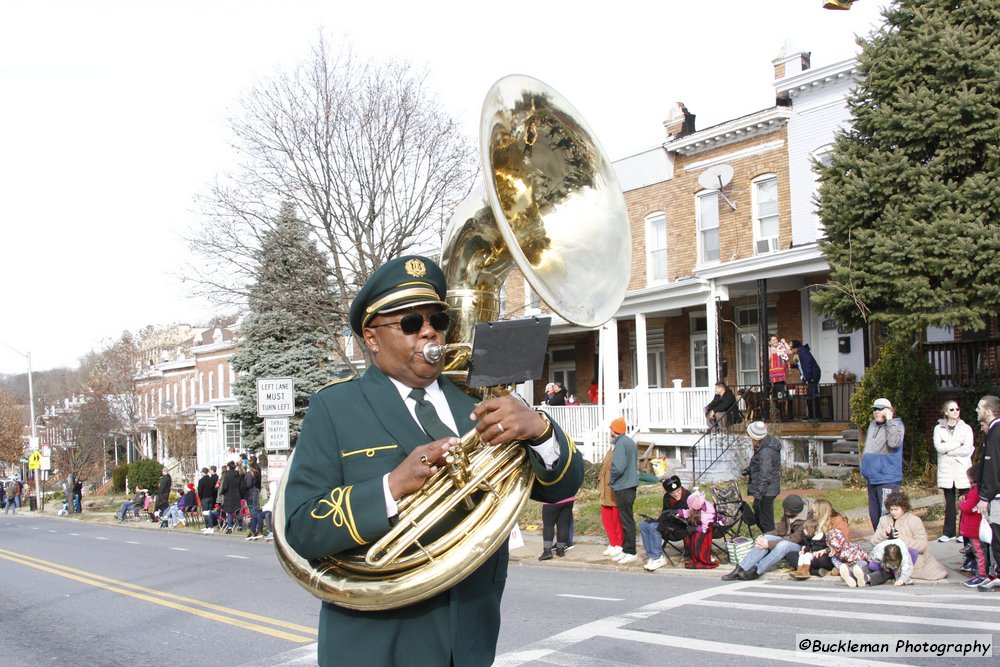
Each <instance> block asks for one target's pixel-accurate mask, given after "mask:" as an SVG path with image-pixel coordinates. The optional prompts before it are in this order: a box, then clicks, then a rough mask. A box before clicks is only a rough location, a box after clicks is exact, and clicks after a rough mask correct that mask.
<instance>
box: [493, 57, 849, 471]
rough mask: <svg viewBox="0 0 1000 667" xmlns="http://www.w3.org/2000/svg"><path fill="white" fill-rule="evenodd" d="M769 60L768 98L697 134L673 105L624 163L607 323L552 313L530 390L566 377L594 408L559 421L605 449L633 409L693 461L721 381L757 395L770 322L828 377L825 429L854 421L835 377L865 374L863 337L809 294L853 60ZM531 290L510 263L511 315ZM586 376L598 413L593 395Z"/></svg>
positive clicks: (652, 432) (823, 268)
mask: <svg viewBox="0 0 1000 667" xmlns="http://www.w3.org/2000/svg"><path fill="white" fill-rule="evenodd" d="M773 64H774V72H775V79H774V81H773V86H774V90H775V105H774V106H772V107H769V108H766V109H762V110H760V111H756V112H753V113H750V114H746V115H742V116H739V117H737V118H734V119H732V120H729V121H726V122H723V123H720V124H718V125H714V126H712V127H707V128H704V129H700V130H699V129H697V128H696V126H695V116H694V115H693V114H692V113H691V112H690V111H689V110H688V109H686V108H685V106H684V105H683V104H680V103H678V104H677V105H676V106H675V108H673V109H672V110H671V111H670V114H669V115H668V118H667V119H666V120H665V121H664V127H665V130H666V134H667V138H666V140H665V141H664V142H663V143H662V144H661V145H659V146H656V147H655V148H652V149H650V150H647V151H644V152H642V153H639V154H637V155H633V156H630V157H628V158H625V159H622V160H618V161H617V162H615V163H614V167H615V170H616V172H617V174H618V177H619V181H620V183H621V186H622V189H623V191H624V193H625V200H626V204H627V208H628V217H629V223H630V226H631V233H632V242H633V248H634V249H633V254H632V275H631V281H630V283H629V287H628V291H627V293H626V296H625V300H624V303H623V304H622V306H621V308H620V309H619V310H618V312H617V313H616V315H615V317H614V318H613V319H612V320H611V321H610V322H608V323H607V324H606V325H605V326H604V327H602V328H601V329H600V330H581V329H579V328H577V327H574V326H572V325H570V324H568V323H566V322H564V321H562V320H561V319H560V318H559V317H558V316H555V317H554V319H553V328H552V335H551V340H550V347H549V357H548V361H547V365H546V369H545V374H544V377H543V379H542V380H540V381H539V382H537V383H535V385H534V387H533V393H534V395H535V396H541V392H542V388H543V387H544V384H545V382H548V381H559V382H563V383H564V384H565V385H566V386H567V389H568V390H569V393H571V394H574V395H575V396H576V397H578V399H579V400H580V401H581V403H584V405H581V406H580V407H581V408H584V410H583V411H580V410H576V409H574V408H566V409H562V410H561V411H560V415H559V416H560V419H561V420H564V421H566V422H567V423H569V424H571V430H573V431H574V435H575V436H576V437H577V438H578V440H581V441H582V442H583V443H584V446H585V447H586V446H587V444H589V443H593V444H595V445H598V446H599V443H600V442H601V441H602V440H603V435H604V428H605V425H606V424H607V423H608V421H609V420H610V419H611V418H612V417H614V416H615V415H617V414H624V415H625V416H626V418H627V421H628V422H629V423H630V424H631V425H634V426H635V427H636V428H637V429H638V430H639V431H641V432H642V435H643V436H644V439H646V440H649V441H652V442H655V443H658V444H660V445H663V446H664V447H665V448H666V453H667V454H668V455H669V456H671V457H676V458H679V459H683V458H684V454H685V449H686V448H690V447H691V445H693V444H694V443H695V442H696V441H697V440H698V438H699V437H701V435H702V434H703V432H704V430H705V420H704V415H703V407H704V405H705V404H707V403H708V402H709V400H710V397H711V392H712V385H714V383H715V381H716V379H722V380H724V381H725V382H726V383H727V384H729V385H730V386H731V387H734V388H738V389H741V390H743V391H744V392H745V394H746V398H747V399H750V398H752V397H754V396H757V397H759V395H760V392H761V384H762V378H761V353H762V341H766V335H767V333H777V334H778V335H779V336H780V337H782V338H785V339H786V340H789V341H790V340H792V339H799V340H802V341H804V342H806V343H809V344H810V347H811V349H812V351H813V354H814V355H815V356H816V359H817V361H818V362H819V364H820V366H821V368H822V371H823V375H822V379H821V382H822V383H823V384H824V385H829V386H824V387H823V389H822V393H823V399H822V402H821V413H822V417H823V420H824V421H825V422H829V423H832V424H833V426H832V428H830V429H829V430H830V434H831V437H832V434H833V433H835V432H836V431H837V430H838V429H839V428H842V427H843V425H844V424H845V423H846V422H847V420H848V418H849V407H848V401H847V398H848V396H849V393H850V387H851V385H846V384H845V385H844V386H842V387H838V386H836V383H835V381H834V375H835V374H836V375H837V376H838V378H839V377H840V376H841V372H843V373H845V374H846V373H852V374H854V376H855V377H858V378H860V376H861V375H862V373H863V372H864V366H865V357H864V335H863V332H861V331H853V330H844V329H843V328H841V327H840V326H838V323H837V322H835V321H832V320H830V319H827V318H824V317H823V316H822V315H821V314H820V313H819V312H817V311H816V310H815V309H814V308H813V307H812V305H811V304H810V301H809V294H810V291H811V290H813V289H820V288H821V287H818V286H821V285H823V284H824V283H825V282H826V281H827V279H828V275H829V266H828V264H827V262H826V260H825V258H824V256H823V253H822V251H821V250H820V247H819V244H818V241H819V239H820V238H821V237H822V233H823V231H822V223H821V221H820V220H819V219H818V216H817V215H816V212H815V206H814V204H813V198H814V196H815V193H816V189H817V182H816V178H815V175H814V172H813V169H812V162H813V160H823V159H826V158H827V157H828V156H829V152H830V150H831V145H832V142H833V138H834V135H835V132H836V131H837V129H838V128H840V127H842V126H843V125H844V124H845V123H847V122H848V121H849V114H848V111H847V106H846V95H847V93H848V91H849V90H850V87H851V85H852V83H853V80H854V76H855V74H856V62H855V61H854V60H849V61H843V62H839V63H835V64H833V65H829V66H826V67H822V68H819V69H812V68H811V67H810V62H809V54H808V53H804V52H802V51H799V50H796V49H794V48H793V47H790V46H788V45H786V47H785V48H784V49H783V50H782V52H781V53H780V54H779V56H778V57H777V58H776V59H775V60H774V61H773ZM720 175H721V176H722V177H723V178H722V180H720V179H719V177H720ZM720 186H721V187H720ZM599 272H600V267H594V273H593V275H581V276H579V277H578V279H580V280H594V279H599V278H598V276H599ZM532 298H533V297H532V295H531V291H530V288H529V287H527V286H526V283H525V281H524V280H523V278H522V277H521V276H520V275H519V274H516V273H515V275H513V276H512V277H511V279H510V281H509V283H508V286H507V307H508V311H509V312H521V311H523V309H524V308H525V306H526V305H527V306H529V307H530V306H531V305H532V304H531V300H532ZM541 308H542V309H543V310H544V306H541ZM592 378H597V379H598V380H599V384H600V386H601V391H602V392H603V394H602V395H603V396H604V397H605V406H604V407H603V409H602V408H600V407H598V406H587V405H586V403H587V401H588V399H587V398H586V396H587V390H588V387H589V385H590V381H591V379H592ZM764 381H765V382H766V378H764ZM614 388H617V389H618V390H619V391H618V392H615V391H614V390H613V389H614ZM802 400H804V397H802ZM746 407H749V408H750V409H752V408H753V406H752V405H747V406H746ZM581 412H582V413H584V414H581ZM801 416H804V405H803V404H802V403H801V400H799V399H797V398H796V399H791V400H790V405H789V407H788V417H793V418H795V417H801ZM796 421H798V420H797V419H796ZM794 430H795V428H794V427H793V425H792V424H791V423H790V424H788V426H787V427H786V433H788V432H793V431H794ZM817 432H818V429H817V427H816V426H815V425H813V426H811V427H810V429H809V433H810V434H812V435H814V436H815V435H816V434H817ZM814 440H815V438H814ZM817 442H818V441H817ZM813 444H814V445H815V444H816V443H815V442H814V443H813ZM585 451H587V450H586V449H585ZM593 454H594V455H597V454H599V452H593ZM808 455H809V454H808V452H807V450H805V449H803V450H802V452H801V457H803V458H804V457H807V456H808Z"/></svg>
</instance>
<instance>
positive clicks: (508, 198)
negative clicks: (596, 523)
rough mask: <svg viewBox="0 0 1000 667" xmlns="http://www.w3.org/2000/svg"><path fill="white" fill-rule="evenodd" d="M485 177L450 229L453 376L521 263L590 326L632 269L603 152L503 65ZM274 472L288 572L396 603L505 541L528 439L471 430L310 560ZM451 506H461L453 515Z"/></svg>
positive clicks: (617, 191)
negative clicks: (289, 528) (496, 439)
mask: <svg viewBox="0 0 1000 667" xmlns="http://www.w3.org/2000/svg"><path fill="white" fill-rule="evenodd" d="M479 139H480V155H481V159H482V166H483V173H484V175H485V182H484V183H483V184H482V185H480V186H479V187H478V188H477V189H476V190H475V191H473V192H472V194H471V195H470V196H469V197H468V198H467V199H466V200H465V201H464V202H463V203H462V204H461V205H460V206H459V208H458V210H457V211H456V213H455V215H454V217H453V218H452V221H451V224H450V225H449V229H448V232H447V234H446V237H445V243H444V245H443V248H444V249H443V251H442V254H441V266H442V268H443V269H444V271H445V275H446V277H447V282H448V287H449V289H448V295H447V301H448V303H449V305H450V306H451V314H452V327H451V329H450V330H449V333H448V344H447V345H445V346H437V345H431V346H428V349H425V351H424V353H425V355H428V357H429V358H433V357H437V356H438V355H440V354H443V353H445V352H455V354H454V356H453V357H452V358H451V359H450V360H449V362H448V363H447V365H446V367H445V372H446V373H448V374H449V375H451V376H459V378H458V379H459V380H461V377H460V376H461V375H462V373H463V371H464V369H466V368H467V365H468V350H469V349H470V347H471V342H472V336H473V331H474V329H475V326H476V324H478V323H479V322H485V321H494V320H497V319H498V318H499V317H500V315H501V313H500V301H501V297H500V292H501V287H502V286H503V284H504V282H505V281H506V279H507V277H508V275H509V274H510V272H511V271H512V270H513V269H514V268H517V269H518V270H519V271H520V272H521V274H522V275H523V276H524V278H525V279H526V280H527V282H528V284H529V285H530V286H531V289H533V290H534V292H535V293H536V294H537V295H538V296H539V298H540V299H541V300H542V301H544V302H545V304H546V305H548V306H549V308H551V309H552V310H553V311H554V312H555V313H556V314H557V315H559V316H560V317H562V318H563V319H564V320H565V321H566V322H569V323H571V324H574V325H576V326H580V327H587V328H592V327H598V326H600V325H602V324H603V323H604V322H606V321H607V320H608V319H610V318H611V317H612V316H613V315H614V314H615V312H616V311H617V310H618V308H619V307H620V305H621V303H622V300H623V299H624V296H625V290H626V287H627V286H628V281H629V277H630V272H631V252H632V239H631V233H630V231H629V223H628V214H627V211H626V208H625V198H624V196H623V195H622V191H621V187H620V186H619V185H618V179H617V178H616V176H615V173H614V170H613V169H612V166H611V164H610V162H608V160H607V158H606V157H605V155H604V152H603V151H602V150H601V147H600V145H599V144H598V142H597V139H596V138H595V137H594V134H593V132H592V131H591V130H590V128H589V127H588V126H587V123H586V122H585V121H584V120H583V118H582V117H581V116H580V114H579V113H577V111H576V109H574V108H573V106H572V105H571V104H570V103H569V102H568V101H567V100H566V99H565V98H563V97H562V96H561V95H560V94H559V93H557V92H556V91H555V90H553V89H552V88H550V87H548V86H547V85H545V84H544V83H542V82H541V81H538V80H537V79H533V78H531V77H527V76H521V75H514V76H507V77H504V78H503V79H501V80H500V81H498V82H497V83H495V84H494V85H493V87H492V88H491V89H490V91H489V94H488V95H487V96H486V100H485V102H484V103H483V112H482V116H481V123H480V138H479ZM286 479H287V477H285V478H282V481H281V484H280V486H279V489H278V493H277V498H276V502H275V505H274V536H275V546H276V548H277V551H278V558H279V560H280V561H281V564H282V566H283V567H284V568H285V570H286V571H287V572H288V573H289V574H290V575H291V576H292V577H293V578H294V579H295V580H296V581H297V582H299V584H301V585H302V586H303V587H304V588H306V590H308V591H309V592H310V593H312V594H313V595H315V596H316V597H318V598H320V599H322V600H325V601H327V602H331V603H333V604H336V605H340V606H342V607H347V608H349V609H357V610H380V609H393V608H396V607H402V606H406V605H411V604H414V603H416V602H419V601H421V600H425V599H427V598H429V597H431V596H433V595H436V594H437V593H439V592H441V591H443V590H446V589H448V588H450V587H452V586H454V585H455V584H456V583H458V582H459V581H461V580H462V579H463V578H464V577H465V576H466V575H468V574H470V573H472V572H473V571H475V569H476V568H477V567H478V566H479V565H480V564H481V563H483V562H484V561H485V560H486V559H488V558H489V557H490V556H491V555H492V554H493V553H494V552H495V551H496V550H497V549H498V548H499V547H500V546H501V545H502V544H503V542H504V541H505V540H506V539H507V537H508V535H509V534H510V531H511V529H512V528H513V526H514V524H515V523H516V521H517V518H518V516H519V515H520V513H521V511H522V510H523V508H524V505H525V503H526V502H527V500H528V497H529V494H530V492H531V484H532V481H533V474H532V471H531V466H530V464H529V462H528V461H527V457H526V455H525V452H524V447H523V446H521V445H520V444H518V443H512V444H511V445H508V446H505V447H503V446H501V447H485V446H483V445H482V443H481V442H480V440H479V438H478V437H477V435H476V431H475V429H473V430H472V431H470V432H469V433H467V434H465V435H464V436H463V437H462V438H461V443H460V445H459V446H458V448H457V451H456V454H455V456H454V461H452V462H450V464H449V465H448V466H445V467H444V468H443V469H442V470H439V471H438V472H437V473H436V474H435V475H434V476H433V477H431V478H430V479H429V480H428V481H427V483H425V484H424V486H423V488H421V489H420V490H419V491H417V492H416V493H413V494H411V495H409V496H407V497H405V498H403V499H402V500H401V501H400V503H399V517H398V518H399V520H398V522H397V523H396V525H395V526H394V527H393V528H392V529H391V530H390V532H389V533H388V534H386V535H385V536H384V537H383V538H382V539H380V540H379V541H378V542H376V543H375V544H373V545H372V546H371V547H370V548H369V549H368V550H367V552H366V553H355V552H350V553H344V554H338V555H336V556H331V557H328V558H323V559H318V560H313V561H308V560H306V559H304V558H302V557H300V556H299V555H298V554H296V553H295V552H294V551H293V550H292V549H291V548H290V547H289V546H288V543H287V542H286V540H285V536H284V531H285V511H284V506H283V502H282V500H283V496H284V488H285V481H286ZM459 517H461V518H460V519H459Z"/></svg>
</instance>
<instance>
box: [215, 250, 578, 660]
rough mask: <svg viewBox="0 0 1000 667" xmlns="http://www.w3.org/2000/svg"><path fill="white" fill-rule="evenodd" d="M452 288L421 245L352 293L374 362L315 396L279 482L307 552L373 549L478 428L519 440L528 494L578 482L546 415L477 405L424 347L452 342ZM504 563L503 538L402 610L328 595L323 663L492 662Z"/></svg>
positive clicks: (505, 404)
mask: <svg viewBox="0 0 1000 667" xmlns="http://www.w3.org/2000/svg"><path fill="white" fill-rule="evenodd" d="M447 295H448V285H447V279H446V276H445V274H444V272H443V271H442V269H441V267H439V266H438V265H437V263H435V262H434V261H433V260H431V259H429V258H427V257H421V256H417V255H408V256H405V257H400V258H398V259H393V260H391V261H388V262H386V263H385V264H383V265H382V266H381V267H380V268H378V269H377V270H376V271H374V272H373V273H372V274H371V276H370V277H369V278H368V280H367V282H365V284H364V285H363V286H362V287H361V289H360V290H359V291H358V294H357V296H356V297H355V299H354V301H353V303H352V304H351V308H350V312H349V316H348V321H349V322H350V325H351V329H352V330H353V331H354V333H355V335H356V336H357V337H358V339H359V340H360V341H361V342H362V344H363V345H364V346H365V348H366V349H367V351H368V354H369V355H370V359H371V364H369V365H368V366H367V368H366V369H365V371H364V374H363V375H361V376H358V377H350V378H344V379H342V380H338V381H335V382H333V383H331V384H330V385H328V386H326V387H323V388H322V389H320V390H319V391H318V392H317V393H315V394H313V395H312V396H311V397H310V400H309V409H308V410H307V411H306V414H305V417H304V418H303V420H302V426H301V431H300V433H299V437H298V441H297V443H296V446H295V456H294V458H293V459H292V460H291V461H289V465H288V469H287V470H286V471H285V476H284V480H283V483H284V485H285V486H284V491H283V493H282V496H281V505H282V509H283V515H284V520H283V523H282V524H281V525H280V526H279V525H275V530H276V535H281V531H282V530H283V531H284V540H285V542H286V546H287V548H288V549H290V550H292V551H294V552H295V553H296V554H298V556H300V557H301V558H304V559H307V560H308V559H322V558H327V557H333V556H338V555H341V554H347V553H354V552H356V551H357V550H358V549H362V550H364V549H368V548H369V547H370V546H371V545H372V544H374V543H375V542H377V541H378V540H379V539H380V538H382V537H384V536H385V535H386V534H387V533H388V532H389V530H390V529H391V527H392V526H393V525H394V524H396V523H397V522H398V521H405V520H406V514H405V512H403V513H401V512H400V510H399V504H398V503H399V502H400V500H402V498H403V497H404V496H409V495H411V494H413V493H415V492H417V491H419V490H420V489H422V488H424V486H425V484H426V483H427V481H428V480H429V479H432V478H434V479H438V478H439V477H440V476H437V477H434V476H435V474H436V473H437V472H438V471H439V470H441V469H442V468H443V467H444V465H445V464H446V460H445V456H446V454H447V453H448V452H449V450H450V449H452V448H454V447H455V446H457V445H458V443H459V437H458V436H459V435H464V434H471V435H473V436H476V437H477V438H478V439H479V440H481V441H482V442H483V444H485V445H486V446H493V445H509V444H515V443H516V445H515V446H517V447H521V448H523V451H524V453H525V454H526V458H527V462H528V464H529V465H530V466H531V471H532V473H533V476H534V478H535V480H529V484H530V488H531V498H532V499H533V500H536V501H538V502H541V503H554V502H558V501H561V500H565V499H567V498H571V497H573V496H574V495H575V494H576V491H577V490H578V489H579V488H580V483H581V482H582V481H583V459H582V454H581V452H580V450H578V449H576V448H575V447H573V443H572V441H571V440H570V439H569V438H568V437H567V435H566V434H565V433H564V432H563V430H562V429H561V428H560V427H559V425H558V424H556V423H555V422H554V421H552V420H550V419H549V417H548V415H547V414H545V413H544V412H541V411H536V410H534V409H532V408H531V406H529V405H527V404H526V403H525V402H524V401H523V400H521V399H520V398H518V397H515V396H501V397H496V398H489V399H486V400H482V401H478V400H477V399H476V398H474V397H472V396H470V395H468V394H466V393H465V392H464V391H462V389H461V388H460V387H459V386H458V385H457V384H455V383H454V382H452V381H451V380H450V379H449V378H448V377H446V376H444V375H443V371H444V365H445V359H439V360H437V361H431V360H429V359H427V358H426V357H425V356H424V354H423V351H424V349H425V348H426V346H427V345H428V344H431V343H433V344H438V345H440V344H443V343H445V342H446V340H447V333H448V329H449V327H450V317H449V307H448V301H447V299H446V297H447ZM251 467H252V466H251ZM534 481H537V483H533V482H534ZM229 496H230V493H228V492H227V493H226V494H225V497H226V499H227V500H228V499H229ZM261 511H263V508H261ZM445 514H447V516H446V517H445V518H443V519H442V521H441V522H440V524H439V525H438V526H435V527H434V528H435V530H434V531H432V532H434V533H445V532H447V531H452V530H454V529H460V528H461V527H462V525H461V524H460V522H462V521H463V520H465V519H467V518H468V516H469V510H467V509H465V508H464V507H458V508H455V509H453V510H452V511H451V512H447V513H445ZM275 518H276V519H277V515H275ZM262 526H263V524H262V523H257V524H255V527H261V528H262ZM437 528H440V529H441V530H436V529H437ZM423 544H424V546H425V547H428V548H430V549H433V548H434V547H431V546H430V544H429V543H428V542H426V541H423ZM438 544H439V543H438ZM507 559H508V547H507V540H503V541H502V543H501V544H499V545H497V547H495V548H494V550H493V551H492V553H485V554H483V560H482V561H481V564H480V565H479V566H478V567H475V568H472V569H471V570H470V571H469V572H467V573H463V575H464V574H467V575H468V576H463V578H461V580H456V581H455V582H454V584H453V585H449V587H443V588H442V589H441V590H439V591H437V592H436V593H435V594H434V595H433V596H431V597H429V598H428V599H426V600H421V601H418V602H413V603H412V604H406V605H405V606H401V607H398V608H394V609H387V610H379V611H374V612H364V611H361V612H359V611H355V610H351V609H346V608H343V607H340V606H337V605H334V604H329V603H324V604H323V605H322V607H321V608H320V610H319V621H318V625H319V638H318V645H317V654H318V655H317V662H318V663H319V664H321V665H328V664H346V665H356V664H369V665H389V664H396V663H399V662H401V661H403V662H407V663H411V664H415V665H447V664H449V663H451V664H456V665H465V664H483V665H488V664H491V663H492V662H493V661H494V657H495V654H496V645H497V640H498V637H499V632H500V616H501V614H500V603H501V598H502V596H503V589H504V577H505V575H506V571H507ZM498 575H499V576H498ZM386 576H389V575H386ZM408 637H419V638H420V641H418V642H410V641H407V640H406V638H408ZM400 647H405V648H402V649H401V648H400ZM403 650H405V657H402V656H404V654H403V653H401V652H400V651H403Z"/></svg>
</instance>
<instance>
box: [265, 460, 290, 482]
mask: <svg viewBox="0 0 1000 667" xmlns="http://www.w3.org/2000/svg"><path fill="white" fill-rule="evenodd" d="M287 464H288V455H287V454H268V455H267V482H268V485H270V484H272V483H274V482H277V481H278V480H280V479H281V476H282V475H284V474H285V466H286V465H287Z"/></svg>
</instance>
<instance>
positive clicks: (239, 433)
mask: <svg viewBox="0 0 1000 667" xmlns="http://www.w3.org/2000/svg"><path fill="white" fill-rule="evenodd" d="M222 427H223V429H224V430H225V433H226V452H228V453H234V452H239V451H242V450H243V424H241V423H240V422H225V423H223V425H222Z"/></svg>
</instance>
